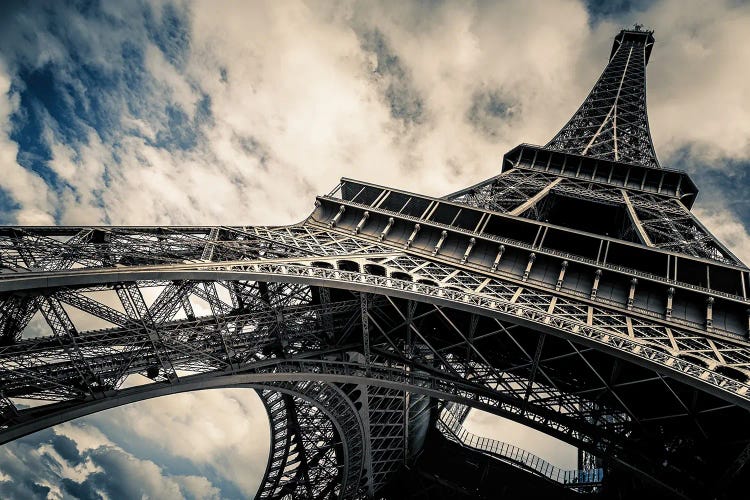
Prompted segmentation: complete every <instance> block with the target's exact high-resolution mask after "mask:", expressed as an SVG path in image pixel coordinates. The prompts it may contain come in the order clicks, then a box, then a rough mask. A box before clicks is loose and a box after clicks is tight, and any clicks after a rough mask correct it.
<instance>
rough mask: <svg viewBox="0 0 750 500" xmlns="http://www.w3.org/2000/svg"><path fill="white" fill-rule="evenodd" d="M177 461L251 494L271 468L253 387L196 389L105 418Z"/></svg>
mask: <svg viewBox="0 0 750 500" xmlns="http://www.w3.org/2000/svg"><path fill="white" fill-rule="evenodd" d="M106 417H107V420H108V422H109V424H108V425H111V426H116V427H118V428H120V429H123V430H125V431H126V432H127V433H133V434H136V435H138V436H140V437H141V438H143V439H146V440H148V441H149V442H150V443H152V444H153V446H154V448H156V449H161V450H164V451H165V452H168V453H169V454H171V455H173V456H176V457H183V458H185V459H188V460H190V461H192V462H193V463H195V464H196V465H199V466H201V467H211V468H213V469H214V470H215V471H216V473H217V474H218V475H220V476H223V477H224V478H226V479H227V480H229V481H231V482H233V483H234V484H236V485H237V486H238V487H239V488H240V489H241V490H242V491H243V493H244V494H245V495H252V494H254V493H255V491H256V490H257V488H258V485H259V481H260V479H261V477H262V475H263V472H264V471H265V468H266V461H267V457H268V450H269V446H270V442H269V429H268V417H267V416H266V411H265V408H264V407H263V405H262V403H261V402H260V399H259V398H258V396H257V395H256V394H255V392H254V391H253V390H251V389H224V390H205V391H196V392H191V393H185V394H178V395H174V396H167V397H163V398H157V399H152V400H148V401H143V402H140V403H136V404H133V405H129V406H126V407H123V408H118V409H116V410H110V411H109V415H107V416H106Z"/></svg>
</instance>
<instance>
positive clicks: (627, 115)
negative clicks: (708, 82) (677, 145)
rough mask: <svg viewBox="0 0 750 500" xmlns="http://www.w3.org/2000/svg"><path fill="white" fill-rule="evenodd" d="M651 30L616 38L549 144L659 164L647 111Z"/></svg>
mask: <svg viewBox="0 0 750 500" xmlns="http://www.w3.org/2000/svg"><path fill="white" fill-rule="evenodd" d="M653 45H654V35H653V31H644V30H642V28H641V27H640V26H639V25H635V28H634V29H632V30H622V31H620V33H619V34H618V35H617V36H616V37H615V41H614V43H613V45H612V53H611V55H610V57H609V64H607V67H606V68H604V72H603V73H602V76H600V77H599V80H597V82H596V84H595V85H594V88H592V89H591V92H590V93H589V95H588V97H586V100H585V101H583V104H581V107H580V108H578V111H576V112H575V114H574V115H573V117H572V118H571V119H570V121H568V123H566V124H565V126H564V127H563V128H562V129H561V130H560V132H558V133H557V135H555V137H554V138H553V139H552V140H551V141H550V142H549V143H548V144H547V146H546V147H547V148H549V149H555V150H559V151H566V152H568V153H574V154H579V155H584V156H591V157H594V158H601V159H605V160H612V161H621V162H623V163H633V164H637V165H643V166H645V167H653V168H658V167H659V162H658V161H657V159H656V153H655V152H654V145H653V143H652V141H651V132H650V131H649V127H648V115H647V113H646V65H647V64H648V59H649V56H650V55H651V49H652V47H653Z"/></svg>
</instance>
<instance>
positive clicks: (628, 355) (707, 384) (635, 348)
mask: <svg viewBox="0 0 750 500" xmlns="http://www.w3.org/2000/svg"><path fill="white" fill-rule="evenodd" d="M367 266H377V267H378V268H380V269H382V270H383V272H385V268H384V267H383V266H380V265H378V264H367V265H366V266H365V271H367ZM380 269H377V270H376V273H379V272H380ZM40 274H42V273H28V275H25V276H23V277H21V278H11V279H7V280H3V281H2V282H0V292H2V291H10V290H30V289H34V288H45V289H49V288H55V287H64V286H86V285H96V284H107V283H115V282H122V281H137V280H176V281H177V280H193V281H224V280H228V281H233V280H252V281H259V282H279V283H300V284H307V285H311V286H319V287H327V288H340V289H346V290H353V291H358V292H367V293H376V294H381V295H386V296H392V297H398V298H405V299H409V300H415V301H417V302H427V303H431V304H436V305H441V306H447V307H452V308H455V309H459V310H463V311H467V312H471V313H474V314H479V315H484V316H489V317H497V318H500V319H503V320H505V321H510V322H513V323H518V324H522V325H524V326H529V327H533V328H534V329H536V330H539V331H543V332H545V333H550V334H552V335H556V336H560V337H562V338H565V339H568V340H571V341H575V342H578V343H581V344H584V345H586V346H588V347H593V348H595V349H598V350H601V351H605V352H607V353H609V354H611V355H614V356H615V357H619V358H622V359H625V360H628V361H631V362H634V363H636V364H638V365H640V366H644V367H646V368H649V369H653V370H655V371H657V372H659V373H662V374H665V375H668V376H670V377H673V378H675V379H678V380H680V381H682V382H684V383H687V384H688V385H690V386H693V387H696V388H700V389H701V390H703V391H706V392H708V393H710V394H712V395H714V396H716V397H719V398H720V399H724V400H725V401H728V402H731V403H733V404H736V405H738V406H740V407H742V408H745V409H750V385H748V384H747V383H744V382H741V381H739V380H736V379H735V378H732V377H728V376H726V375H723V374H721V373H718V372H717V371H715V370H711V369H709V368H707V367H704V366H702V365H700V364H697V363H694V362H692V359H690V360H686V359H684V355H682V356H681V355H675V354H672V353H670V352H668V351H667V350H665V349H662V348H658V347H655V346H651V345H648V344H645V343H642V342H638V341H635V340H634V339H631V338H629V337H628V336H626V335H619V334H618V333H617V332H616V331H612V330H608V329H605V328H602V327H598V326H596V325H589V324H586V323H584V322H581V321H576V320H575V319H571V318H564V317H559V316H556V315H553V314H545V313H543V312H540V311H539V310H538V309H534V308H531V307H528V306H526V305H524V304H519V303H510V302H508V301H507V300H504V299H503V298H500V297H497V298H496V297H491V296H487V295H482V294H477V293H473V292H470V291H461V290H457V289H451V288H448V287H445V286H443V287H435V286H432V285H427V284H422V283H410V282H403V281H400V280H392V279H389V278H387V277H386V276H381V275H380V274H368V273H366V272H365V273H357V272H349V271H341V270H337V269H327V268H319V267H315V266H314V265H303V264H295V263H275V262H257V263H249V262H239V263H227V262H225V263H221V264H216V263H209V264H203V265H170V266H162V267H160V268H159V269H154V267H153V266H152V267H148V268H140V269H131V268H128V269H122V270H120V269H100V270H93V271H78V272H59V273H44V274H43V275H40Z"/></svg>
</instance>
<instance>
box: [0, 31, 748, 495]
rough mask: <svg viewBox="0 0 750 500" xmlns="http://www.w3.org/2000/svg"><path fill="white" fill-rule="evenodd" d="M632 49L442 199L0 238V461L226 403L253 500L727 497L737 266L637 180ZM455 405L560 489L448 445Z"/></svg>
mask: <svg viewBox="0 0 750 500" xmlns="http://www.w3.org/2000/svg"><path fill="white" fill-rule="evenodd" d="M653 43H654V39H653V35H652V33H651V32H646V31H643V30H641V29H640V28H636V29H633V30H623V31H622V32H621V33H620V34H619V35H617V37H616V38H615V44H614V47H613V50H612V55H611V58H610V62H609V64H608V66H607V68H606V69H605V71H604V73H603V75H602V77H601V78H600V79H599V81H598V82H597V84H596V85H595V86H594V89H593V90H592V91H591V94H590V95H589V96H588V97H587V98H586V100H585V101H584V103H583V105H582V106H581V108H580V109H579V110H578V111H577V112H576V113H575V114H574V116H573V118H572V119H571V120H570V122H568V124H567V125H566V126H565V127H564V128H563V129H562V130H561V131H560V132H559V133H558V134H557V135H556V136H555V138H553V140H552V141H551V142H550V143H549V144H548V145H547V146H545V147H539V146H532V145H527V144H523V145H520V146H518V147H516V148H514V149H513V150H511V151H510V152H508V153H507V154H506V155H505V157H504V159H503V172H502V173H501V174H500V175H498V176H496V177H493V178H491V179H489V180H487V181H483V182H480V183H479V184H476V185H474V186H471V187H469V188H467V189H464V190H462V191H459V192H457V193H454V194H452V195H448V196H446V197H443V198H432V197H427V196H422V195H418V194H415V193H410V192H406V191H400V190H397V189H392V188H388V187H385V186H377V185H374V184H369V183H364V182H359V181H355V180H351V179H343V180H342V181H341V184H340V185H339V186H338V187H337V188H336V189H335V190H334V191H333V192H332V193H331V194H329V195H326V196H319V197H318V198H317V200H316V207H315V210H314V212H313V213H312V214H311V215H310V216H309V217H308V218H307V219H306V220H304V221H303V222H301V223H299V224H295V225H292V226H286V227H228V226H210V227H18V226H14V227H2V228H0V442H8V441H11V440H13V439H15V438H18V437H20V436H23V435H26V434H29V433H31V432H34V431H36V430H40V429H43V428H45V427H49V426H51V425H55V424H58V423H61V422H65V421H67V420H70V419H73V418H76V417H80V416H83V415H88V414H91V413H94V412H97V411H100V410H103V409H106V408H112V407H115V406H119V405H123V404H128V403H131V402H136V401H141V400H144V399H148V398H153V397H158V396H162V395H167V394H174V393H179V392H185V391H193V390H203V389H211V388H221V387H248V388H252V389H254V390H256V391H257V393H258V394H259V396H260V398H261V400H262V401H263V404H264V406H265V408H266V411H267V413H268V416H269V422H270V429H271V446H270V450H269V460H268V466H267V468H266V473H265V476H264V478H263V481H262V483H261V486H260V488H259V490H258V492H257V496H258V497H259V498H375V497H377V498H390V497H394V498H396V497H397V498H403V497H411V498H422V497H424V496H425V495H427V497H435V498H440V497H441V496H451V497H459V498H477V497H483V496H484V497H492V496H493V495H494V493H493V491H495V490H493V489H492V488H493V486H492V485H491V484H490V483H489V482H488V481H491V477H492V474H489V472H490V471H498V473H501V474H504V475H507V477H517V478H522V479H519V481H520V483H519V484H521V483H522V484H523V485H524V486H523V487H524V488H529V489H528V490H524V491H525V493H528V494H531V493H529V492H537V493H539V494H548V493H549V491H559V493H555V494H559V495H561V496H565V495H574V494H575V495H578V494H588V495H591V496H597V497H602V498H609V497H613V498H614V497H617V496H618V495H619V496H623V495H630V494H638V493H639V492H644V491H650V490H651V489H653V488H660V489H661V491H662V492H663V494H664V495H667V496H670V495H671V496H674V497H686V498H690V497H704V496H705V497H707V496H711V497H722V496H725V497H729V496H731V495H733V494H734V493H735V492H738V491H742V489H743V488H744V485H745V484H746V481H747V469H750V468H747V467H745V462H746V461H747V458H748V456H750V453H748V450H749V449H750V426H748V425H747V424H748V423H749V422H750V420H749V419H748V410H750V341H749V340H748V335H749V334H750V301H749V300H748V295H747V287H748V286H750V270H749V269H748V268H747V267H746V266H745V265H744V264H743V263H742V262H740V261H739V260H738V259H737V258H736V257H735V256H734V255H733V254H732V253H731V252H730V251H729V250H728V249H727V248H726V247H725V246H724V245H722V244H721V242H719V241H718V240H717V239H716V238H715V237H714V236H713V235H712V234H711V233H710V232H709V231H708V230H707V229H706V228H705V227H704V226H703V225H702V224H701V223H700V222H699V221H698V220H697V218H695V216H693V215H692V214H691V212H690V208H691V206H692V203H693V201H694V199H695V196H696V194H697V189H696V188H695V185H694V184H693V182H692V181H691V180H690V178H689V176H688V175H687V174H685V173H684V172H681V171H678V170H670V169H666V168H661V167H660V166H659V164H658V162H657V160H656V155H655V154H654V150H653V146H652V144H651V138H650V133H649V129H648V121H647V117H646V105H645V66H646V63H647V62H648V58H649V54H650V52H651V48H652V45H653ZM144 381H145V383H143V382H144ZM29 400H36V401H37V402H38V404H36V405H33V406H28V404H26V403H25V402H28V401H29ZM22 403H23V404H22ZM469 408H476V409H481V410H483V411H486V412H489V413H493V414H495V415H498V416H501V417H504V418H507V419H511V420H514V421H516V422H519V423H522V424H524V425H527V426H530V427H532V428H535V429H537V430H540V431H542V432H544V433H546V434H548V435H550V436H553V437H556V438H558V439H560V440H561V441H563V442H565V443H568V444H570V445H572V446H575V447H577V448H578V449H579V450H580V454H579V456H580V465H579V469H580V470H578V471H561V470H559V469H558V468H556V467H554V466H552V465H551V464H548V463H547V462H545V461H543V460H541V459H540V458H538V457H536V456H534V455H531V454H528V453H526V452H523V451H522V450H518V449H516V448H511V447H509V446H508V445H504V444H503V443H498V442H497V441H492V440H487V439H485V438H481V437H478V436H474V435H473V434H471V433H470V432H468V431H467V430H466V429H465V428H464V427H463V423H464V419H465V418H466V415H467V412H468V411H469ZM456 457H458V458H456ZM467 464H483V465H482V466H481V467H483V469H482V470H484V471H485V472H481V471H479V469H477V470H474V469H466V467H467ZM506 487H509V488H510V487H511V486H507V485H506ZM516 492H518V491H516ZM543 492H547V493H543Z"/></svg>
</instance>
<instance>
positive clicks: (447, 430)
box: [437, 409, 604, 489]
mask: <svg viewBox="0 0 750 500" xmlns="http://www.w3.org/2000/svg"><path fill="white" fill-rule="evenodd" d="M437 426H438V429H439V430H440V431H442V432H443V434H444V435H445V436H446V437H447V438H448V439H451V440H452V441H456V442H458V443H459V444H461V445H463V446H466V447H468V448H473V449H475V450H479V451H481V452H484V453H488V454H490V455H493V456H494V457H497V458H499V459H501V460H503V461H505V462H509V463H511V464H512V465H516V466H520V467H521V468H523V469H526V470H528V471H531V472H533V473H536V474H538V475H540V476H543V477H545V478H547V479H549V480H551V481H555V482H557V483H560V484H562V485H565V486H568V487H572V488H581V489H591V488H592V487H595V486H598V485H600V484H601V482H602V479H603V478H604V469H601V468H599V469H591V470H565V469H561V468H560V467H557V466H555V465H552V464H551V463H549V462H548V461H546V460H544V459H543V458H541V457H538V456H537V455H534V454H533V453H530V452H528V451H526V450H524V449H521V448H519V447H517V446H514V445H512V444H510V443H504V442H502V441H497V440H495V439H491V438H486V437H481V436H477V435H476V434H473V433H471V432H469V431H467V430H466V429H465V428H464V426H463V423H462V421H461V420H460V419H459V418H458V417H456V415H454V413H453V412H452V411H451V410H450V409H446V410H444V411H443V412H442V414H441V416H440V419H439V420H438V422H437Z"/></svg>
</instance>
